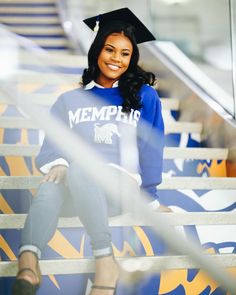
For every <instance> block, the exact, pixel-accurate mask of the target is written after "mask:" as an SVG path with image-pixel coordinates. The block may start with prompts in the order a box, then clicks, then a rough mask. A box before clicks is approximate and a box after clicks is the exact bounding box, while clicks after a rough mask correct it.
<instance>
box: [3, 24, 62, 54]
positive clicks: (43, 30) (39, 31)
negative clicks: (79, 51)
mask: <svg viewBox="0 0 236 295" xmlns="http://www.w3.org/2000/svg"><path fill="white" fill-rule="evenodd" d="M8 28H9V30H10V31H12V32H14V33H16V34H22V35H35V36H37V35H63V34H64V31H63V29H62V27H61V26H60V25H58V26H55V27H50V26H48V27H47V26H43V27H31V26H20V27H19V26H9V27H8ZM28 55H29V54H28Z"/></svg>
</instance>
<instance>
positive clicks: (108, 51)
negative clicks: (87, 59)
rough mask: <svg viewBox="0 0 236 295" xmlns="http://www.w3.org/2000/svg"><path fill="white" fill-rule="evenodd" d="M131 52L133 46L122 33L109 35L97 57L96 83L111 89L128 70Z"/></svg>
mask: <svg viewBox="0 0 236 295" xmlns="http://www.w3.org/2000/svg"><path fill="white" fill-rule="evenodd" d="M132 52H133V45H132V43H131V41H130V40H129V38H128V37H126V36H125V35H124V33H123V32H121V33H113V34H111V35H109V36H108V37H107V39H106V41H105V44H104V47H103V48H102V50H101V53H100V55H99V56H98V67H99V69H100V74H99V76H98V78H97V83H99V84H100V85H102V86H103V87H105V88H110V87H112V85H113V84H114V82H116V81H117V80H119V78H120V77H121V75H122V74H124V72H126V70H127V69H128V67H129V64H130V59H131V55H132Z"/></svg>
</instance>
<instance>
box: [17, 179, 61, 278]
mask: <svg viewBox="0 0 236 295" xmlns="http://www.w3.org/2000/svg"><path fill="white" fill-rule="evenodd" d="M65 193H66V190H65V186H64V185H63V184H55V183H53V182H45V183H42V184H41V185H40V187H39V190H38V192H37V194H36V196H35V197H34V199H33V202H32V204H31V207H30V210H29V213H28V215H27V218H26V222H25V225H24V229H23V231H22V236H21V247H20V250H19V271H21V270H22V269H25V268H30V269H31V270H32V271H33V272H34V273H35V274H36V275H34V274H33V272H31V271H29V270H28V271H27V270H26V271H23V272H21V273H19V276H18V277H17V278H18V279H25V280H27V281H29V282H30V283H31V284H37V283H39V279H38V278H37V275H38V276H39V269H38V259H40V257H41V251H42V250H43V249H44V247H45V246H46V245H47V243H48V241H49V240H50V239H51V238H52V236H53V234H54V232H55V230H56V227H57V222H58V218H59V214H60V211H61V207H62V204H63V202H64V198H65Z"/></svg>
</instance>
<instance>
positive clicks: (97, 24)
mask: <svg viewBox="0 0 236 295" xmlns="http://www.w3.org/2000/svg"><path fill="white" fill-rule="evenodd" d="M98 30H99V15H98V16H97V20H96V25H95V27H94V29H93V31H94V32H98Z"/></svg>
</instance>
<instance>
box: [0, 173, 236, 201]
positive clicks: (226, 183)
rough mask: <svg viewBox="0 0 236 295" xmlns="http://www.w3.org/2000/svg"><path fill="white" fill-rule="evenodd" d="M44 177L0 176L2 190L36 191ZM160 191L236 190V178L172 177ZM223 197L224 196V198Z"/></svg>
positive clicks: (164, 180) (163, 182) (164, 179)
mask: <svg viewBox="0 0 236 295" xmlns="http://www.w3.org/2000/svg"><path fill="white" fill-rule="evenodd" d="M41 180H42V176H0V189H34V188H37V187H38V185H39V183H40V181H41ZM158 189H159V190H160V189H161V190H180V189H181V190H184V189H186V190H227V189H233V190H236V178H235V177H170V178H163V181H162V183H161V184H159V185H158ZM222 197H223V196H222Z"/></svg>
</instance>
